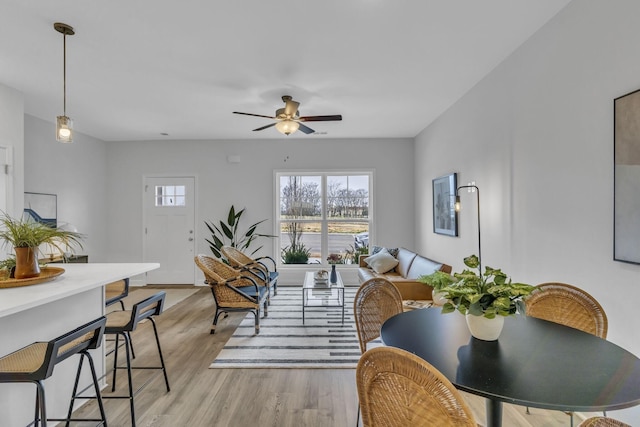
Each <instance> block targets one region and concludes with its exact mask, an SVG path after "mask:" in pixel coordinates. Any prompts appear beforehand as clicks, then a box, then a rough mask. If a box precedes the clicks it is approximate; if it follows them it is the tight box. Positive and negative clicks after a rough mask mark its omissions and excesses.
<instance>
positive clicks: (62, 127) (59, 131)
mask: <svg viewBox="0 0 640 427" xmlns="http://www.w3.org/2000/svg"><path fill="white" fill-rule="evenodd" d="M56 140H57V141H58V142H73V120H71V118H69V117H67V116H58V118H57V120H56Z"/></svg>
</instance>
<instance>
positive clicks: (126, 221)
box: [107, 137, 414, 261]
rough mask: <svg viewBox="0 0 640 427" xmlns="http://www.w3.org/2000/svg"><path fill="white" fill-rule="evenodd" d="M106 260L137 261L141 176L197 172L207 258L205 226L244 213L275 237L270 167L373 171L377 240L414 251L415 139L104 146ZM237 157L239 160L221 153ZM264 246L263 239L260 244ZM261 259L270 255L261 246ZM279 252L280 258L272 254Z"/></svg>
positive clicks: (200, 231)
mask: <svg viewBox="0 0 640 427" xmlns="http://www.w3.org/2000/svg"><path fill="white" fill-rule="evenodd" d="M107 146H108V148H107V153H108V175H109V182H108V196H107V198H108V200H110V201H111V203H110V205H109V207H108V208H107V209H108V223H107V226H108V227H107V228H108V229H109V230H110V231H109V254H110V261H142V242H143V239H142V230H141V224H142V202H141V195H142V182H143V177H144V176H145V175H160V174H167V175H195V176H196V179H197V183H196V185H197V189H196V192H197V198H198V200H197V203H198V206H197V207H196V212H197V213H196V241H197V247H196V250H197V252H199V253H207V254H209V253H210V250H209V248H208V245H207V244H206V242H205V240H204V239H205V237H209V232H208V230H207V229H206V227H205V226H204V221H205V220H206V221H210V220H219V219H221V218H226V214H227V212H228V210H229V207H230V206H231V205H232V204H233V205H234V206H235V207H236V208H246V213H245V215H244V216H243V221H246V222H244V224H245V225H249V224H253V223H255V222H257V221H260V220H263V219H268V221H266V222H265V223H264V226H265V227H264V228H262V229H261V230H262V231H263V232H266V233H272V232H273V214H274V206H273V201H274V193H273V191H274V190H273V186H274V184H273V182H274V171H275V170H301V169H318V170H353V169H360V170H369V169H372V170H374V171H375V178H374V179H375V184H374V188H375V189H374V202H375V204H376V213H377V217H376V221H377V229H376V236H377V238H376V242H377V243H378V244H381V245H388V246H406V247H408V248H413V247H414V232H413V229H412V227H410V226H408V225H409V224H413V222H414V217H413V213H414V204H413V194H414V187H413V140H410V139H396V140H322V139H319V138H314V137H310V138H306V139H305V138H299V139H294V138H286V139H285V138H283V139H282V140H277V141H274V140H265V141H260V140H257V141H256V140H251V141H147V142H118V143H109V144H107ZM229 155H237V156H240V163H238V164H231V163H228V162H227V156H229ZM265 243H266V244H267V245H268V242H265ZM265 249H267V250H266V251H265V252H264V253H263V254H264V255H270V256H273V255H274V253H273V252H274V250H273V248H272V247H271V246H268V247H267V246H266V247H265ZM278 255H279V254H278Z"/></svg>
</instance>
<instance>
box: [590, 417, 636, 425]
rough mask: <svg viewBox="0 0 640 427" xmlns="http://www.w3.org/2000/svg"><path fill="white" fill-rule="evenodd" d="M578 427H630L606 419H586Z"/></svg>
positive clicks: (611, 419) (620, 422)
mask: <svg viewBox="0 0 640 427" xmlns="http://www.w3.org/2000/svg"><path fill="white" fill-rule="evenodd" d="M578 427H631V426H630V425H629V424H626V423H623V422H622V421H618V420H615V419H613V418H608V417H591V418H587V419H586V420H584V421H583V422H581V423H580V424H578Z"/></svg>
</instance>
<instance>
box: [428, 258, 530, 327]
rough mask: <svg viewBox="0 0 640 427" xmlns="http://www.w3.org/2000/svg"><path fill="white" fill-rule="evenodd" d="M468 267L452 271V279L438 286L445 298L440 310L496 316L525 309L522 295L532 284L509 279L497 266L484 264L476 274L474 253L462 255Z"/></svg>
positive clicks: (477, 266)
mask: <svg viewBox="0 0 640 427" xmlns="http://www.w3.org/2000/svg"><path fill="white" fill-rule="evenodd" d="M464 264H465V265H466V266H467V267H469V269H465V270H463V271H462V273H455V274H454V275H453V277H454V283H451V284H450V285H446V286H442V287H441V288H440V292H442V293H443V294H444V295H445V297H446V298H447V299H448V302H446V303H445V304H444V305H443V307H442V312H443V313H451V312H454V311H456V310H457V311H459V312H460V313H462V314H471V315H474V316H484V317H486V318H488V319H493V318H494V317H496V316H509V315H512V314H516V313H524V312H525V303H524V301H523V298H524V297H526V296H527V295H529V294H530V293H531V292H533V291H534V290H535V289H536V288H535V286H531V285H527V284H524V283H513V282H512V281H511V279H509V278H508V277H507V275H506V274H505V273H503V272H502V270H500V269H496V268H491V267H486V268H485V271H484V273H482V274H476V272H475V271H472V270H471V269H478V273H481V272H480V267H479V265H480V263H479V261H478V257H477V256H476V255H471V256H468V257H466V258H465V259H464Z"/></svg>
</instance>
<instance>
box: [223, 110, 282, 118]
mask: <svg viewBox="0 0 640 427" xmlns="http://www.w3.org/2000/svg"><path fill="white" fill-rule="evenodd" d="M233 114H242V115H243V116H253V117H264V118H265V119H275V117H274V116H263V115H262V114H251V113H240V112H238V111H234V112H233Z"/></svg>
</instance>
